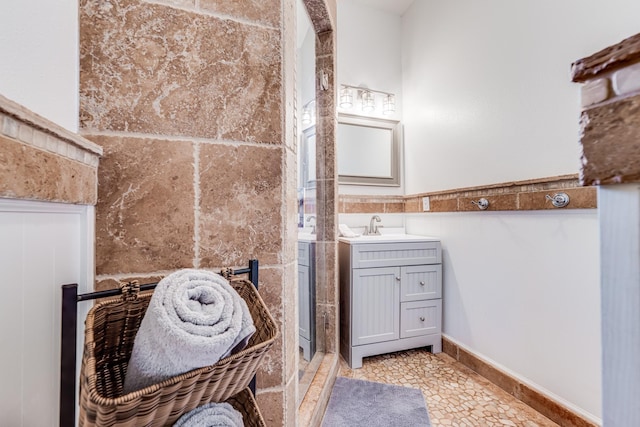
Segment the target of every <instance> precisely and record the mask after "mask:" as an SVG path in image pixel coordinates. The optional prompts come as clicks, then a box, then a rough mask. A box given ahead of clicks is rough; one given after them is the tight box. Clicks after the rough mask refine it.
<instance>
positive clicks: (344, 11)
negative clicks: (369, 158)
mask: <svg viewBox="0 0 640 427" xmlns="http://www.w3.org/2000/svg"><path fill="white" fill-rule="evenodd" d="M337 34H338V43H337V67H338V71H337V81H338V83H339V84H348V85H351V86H361V85H362V86H363V87H367V88H369V89H374V90H380V91H384V92H389V93H394V94H395V95H396V112H395V114H390V115H388V116H385V115H383V114H382V108H381V104H380V105H379V106H378V108H376V111H374V112H372V113H363V112H362V111H359V110H358V109H357V108H355V106H354V108H352V109H348V110H347V109H342V108H340V107H339V106H337V109H338V112H344V113H349V114H358V115H364V116H368V117H380V118H387V119H392V120H402V108H403V101H402V97H403V94H402V63H401V53H402V50H401V49H400V46H401V34H402V30H401V19H400V16H398V15H395V14H392V13H388V12H383V11H381V10H378V9H374V8H371V7H367V6H364V5H362V4H359V3H355V2H353V1H348V0H342V1H339V2H338V29H337ZM338 90H339V88H338ZM354 98H355V93H354ZM354 100H355V99H354ZM380 103H381V98H380ZM339 143H340V141H338V144H339ZM366 155H370V154H367V153H363V156H366ZM401 169H402V166H401ZM401 184H402V185H401V186H400V187H371V186H360V185H340V188H339V192H340V194H370V195H401V194H404V177H402V178H401Z"/></svg>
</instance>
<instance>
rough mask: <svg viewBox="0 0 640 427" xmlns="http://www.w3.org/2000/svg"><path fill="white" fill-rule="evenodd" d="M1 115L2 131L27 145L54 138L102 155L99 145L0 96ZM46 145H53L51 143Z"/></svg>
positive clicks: (90, 152)
mask: <svg viewBox="0 0 640 427" xmlns="http://www.w3.org/2000/svg"><path fill="white" fill-rule="evenodd" d="M0 115H1V116H4V124H3V125H2V126H1V131H2V133H3V134H4V135H6V136H8V137H10V138H15V139H19V140H20V141H22V142H25V143H27V144H33V145H38V142H39V141H42V140H45V139H47V138H48V137H53V138H55V139H56V140H59V141H63V142H66V143H68V144H70V145H71V146H72V147H77V148H78V149H81V150H83V151H86V152H87V153H89V154H93V155H95V156H101V155H102V147H100V146H99V145H97V144H94V143H93V142H91V141H89V140H88V139H85V138H83V137H81V136H80V135H77V134H75V133H73V132H71V131H68V130H67V129H65V128H63V127H62V126H60V125H57V124H56V123H53V122H52V121H50V120H48V119H45V118H44V117H42V116H40V115H38V114H36V113H34V112H33V111H31V110H29V109H27V108H25V107H23V106H21V105H20V104H18V103H16V102H13V101H11V100H10V99H8V98H5V97H4V96H2V95H0ZM46 143H47V144H51V141H47V142H46ZM40 148H42V147H40ZM83 158H84V156H83ZM76 160H77V159H76ZM96 166H97V163H96Z"/></svg>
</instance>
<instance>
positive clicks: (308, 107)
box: [301, 99, 316, 125]
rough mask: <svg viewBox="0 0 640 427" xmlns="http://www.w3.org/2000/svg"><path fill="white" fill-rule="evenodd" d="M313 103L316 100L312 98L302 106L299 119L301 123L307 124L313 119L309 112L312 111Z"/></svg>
mask: <svg viewBox="0 0 640 427" xmlns="http://www.w3.org/2000/svg"><path fill="white" fill-rule="evenodd" d="M315 103H316V100H315V99H312V100H311V101H309V102H307V103H306V104H304V105H303V106H302V119H301V121H302V124H303V125H308V124H310V123H311V122H312V121H313V116H312V115H311V113H312V112H313V104H315Z"/></svg>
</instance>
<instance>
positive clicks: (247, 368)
mask: <svg viewBox="0 0 640 427" xmlns="http://www.w3.org/2000/svg"><path fill="white" fill-rule="evenodd" d="M230 283H231V285H232V286H233V287H234V288H235V289H236V291H237V292H238V293H239V294H240V296H241V297H242V298H244V300H245V301H246V303H247V306H248V307H249V311H250V312H251V316H252V317H253V321H254V324H255V327H256V333H255V334H253V336H252V337H251V339H250V340H249V343H248V345H247V347H246V348H245V349H244V350H242V351H240V352H238V353H236V354H233V355H231V356H229V357H225V358H224V359H221V360H220V361H218V363H216V364H215V365H212V366H207V367H204V368H199V369H195V370H193V371H190V372H187V373H185V374H182V375H178V376H176V377H172V378H169V379H167V380H165V381H163V382H161V383H158V384H154V385H151V386H149V387H146V388H144V389H142V390H137V391H134V392H132V393H128V394H125V395H123V394H122V390H123V385H124V378H125V374H126V372H127V363H128V361H129V357H130V356H131V352H132V350H133V342H134V338H135V335H136V332H137V331H138V328H139V327H140V322H141V321H142V318H143V317H144V314H145V312H146V310H147V306H148V305H149V301H150V299H151V295H152V293H151V292H144V293H140V294H139V295H137V294H136V295H134V297H125V296H123V297H119V298H113V299H109V300H106V301H104V302H100V303H98V304H96V305H95V306H94V307H93V308H92V309H91V310H90V311H89V314H88V315H87V320H86V322H85V323H86V329H85V346H84V353H83V357H82V368H81V373H80V421H79V425H80V426H81V427H115V426H117V427H141V426H145V427H147V426H148V427H156V426H157V427H160V426H166V425H172V424H173V423H175V421H176V420H177V419H178V418H180V416H181V415H182V414H184V413H186V412H188V411H190V410H192V409H194V408H196V407H197V406H200V405H203V404H205V403H208V402H222V401H225V400H227V399H229V398H231V397H232V396H234V395H236V394H238V393H240V392H242V391H243V390H244V389H245V388H246V387H247V386H248V385H249V382H250V381H251V379H252V378H253V376H254V374H255V372H256V370H257V368H258V364H259V363H260V361H261V360H262V358H263V356H264V354H265V353H266V352H267V350H268V349H269V348H270V347H271V345H272V344H273V342H274V341H275V338H276V335H277V329H276V325H275V322H274V320H273V318H272V317H271V315H270V314H269V312H268V310H267V309H266V307H265V305H264V302H263V301H262V298H261V297H260V295H259V294H258V292H257V291H256V289H255V287H254V286H253V284H252V283H251V282H249V281H247V280H233V281H231V282H230ZM256 410H257V408H256ZM258 415H259V413H258ZM260 418H261V417H260ZM255 425H261V424H255Z"/></svg>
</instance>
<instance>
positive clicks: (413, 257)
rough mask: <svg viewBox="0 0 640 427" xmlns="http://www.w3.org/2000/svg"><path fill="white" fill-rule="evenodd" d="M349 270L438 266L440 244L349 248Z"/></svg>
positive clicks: (421, 243)
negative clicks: (422, 265)
mask: <svg viewBox="0 0 640 427" xmlns="http://www.w3.org/2000/svg"><path fill="white" fill-rule="evenodd" d="M351 248H352V249H351V268H368V267H393V266H400V265H418V264H439V263H440V262H441V253H440V242H406V243H367V244H362V245H352V246H351Z"/></svg>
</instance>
